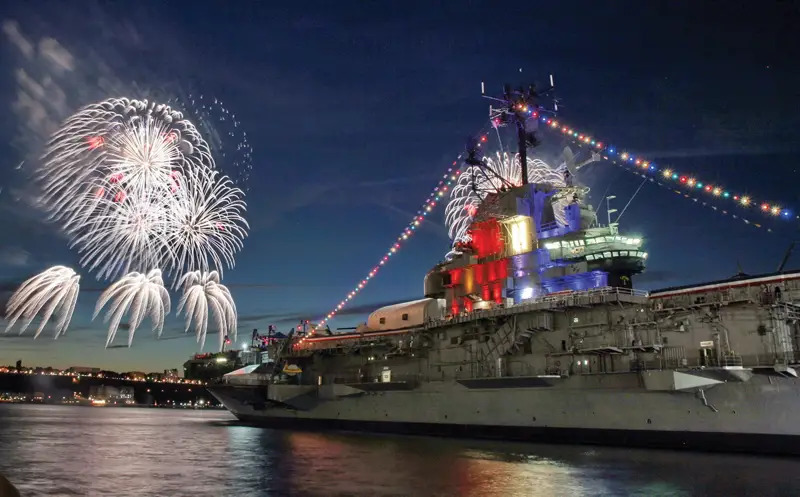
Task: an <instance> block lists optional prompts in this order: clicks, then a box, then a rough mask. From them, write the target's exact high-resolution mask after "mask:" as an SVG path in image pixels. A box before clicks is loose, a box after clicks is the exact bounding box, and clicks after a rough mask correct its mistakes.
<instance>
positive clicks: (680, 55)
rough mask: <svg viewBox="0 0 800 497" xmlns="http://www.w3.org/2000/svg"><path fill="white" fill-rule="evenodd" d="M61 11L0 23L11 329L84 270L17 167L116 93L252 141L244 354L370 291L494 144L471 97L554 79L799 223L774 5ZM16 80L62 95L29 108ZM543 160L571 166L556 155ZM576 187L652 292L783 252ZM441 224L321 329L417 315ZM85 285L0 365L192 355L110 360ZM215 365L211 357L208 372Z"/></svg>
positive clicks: (787, 89)
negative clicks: (47, 288) (23, 287)
mask: <svg viewBox="0 0 800 497" xmlns="http://www.w3.org/2000/svg"><path fill="white" fill-rule="evenodd" d="M508 5H509V7H510V8H513V10H514V11H516V10H517V9H520V6H519V5H515V4H508ZM575 5H579V4H575ZM511 6H513V7H511ZM58 7H59V4H58V3H57V2H50V3H48V2H44V3H43V4H42V8H41V9H39V10H38V11H37V12H31V11H30V10H29V9H24V8H22V7H21V6H17V5H7V6H4V8H3V10H2V11H0V19H1V20H2V21H3V23H4V24H3V27H4V34H3V36H4V38H5V40H6V41H7V43H6V44H5V46H4V48H3V53H4V56H5V57H6V58H7V60H9V61H11V63H10V64H8V65H6V66H5V67H6V68H7V69H6V70H5V71H2V82H1V83H0V100H2V101H3V102H4V104H5V105H6V108H7V109H8V110H9V112H8V114H9V116H11V117H10V118H9V119H7V120H5V122H4V123H3V124H2V125H0V134H1V135H2V137H3V141H2V143H3V146H4V147H5V148H4V152H5V154H4V157H6V160H5V161H4V163H3V166H2V169H1V170H0V187H2V190H1V191H0V211H1V212H2V213H3V215H2V219H3V230H4V234H5V236H4V237H3V240H2V241H0V285H1V286H0V292H2V295H0V297H2V298H0V303H2V305H3V307H4V306H5V300H6V299H7V298H8V295H9V294H10V292H12V291H13V290H14V289H15V288H16V287H17V286H18V285H19V282H20V281H22V280H24V279H25V278H27V277H30V276H32V275H33V274H35V273H37V272H39V271H41V270H42V269H44V268H46V267H48V266H50V265H53V264H65V265H71V266H73V267H75V268H76V269H77V268H78V267H79V266H78V265H77V257H76V255H75V254H74V253H73V252H70V251H68V250H67V249H66V248H65V243H64V240H63V239H62V238H61V235H59V234H58V233H57V232H56V230H55V229H54V228H53V227H52V226H51V225H48V224H47V223H46V222H44V221H43V219H42V216H41V215H39V214H38V213H36V212H32V211H31V210H30V209H29V208H28V207H27V204H26V203H25V200H26V198H25V196H26V195H28V194H29V190H28V186H29V185H27V184H26V179H25V176H24V173H25V166H24V164H25V162H26V161H30V160H35V157H37V153H39V152H40V150H41V147H42V144H43V136H46V134H44V135H43V134H42V133H43V130H44V129H46V124H47V122H48V121H53V122H58V121H59V120H60V119H63V118H64V117H66V116H67V115H69V114H71V113H72V112H74V111H76V110H77V109H78V108H79V107H80V106H82V105H86V104H88V103H91V102H94V101H97V100H101V99H104V98H107V97H113V96H119V95H117V94H109V92H116V93H124V94H130V95H133V96H135V97H137V98H156V97H158V98H169V97H170V96H171V95H177V94H186V93H200V94H206V95H210V96H214V97H217V98H219V99H221V100H222V101H224V102H225V104H226V106H227V107H228V108H230V109H231V110H232V111H233V112H235V113H236V115H237V116H238V118H239V119H240V121H241V123H242V126H243V128H244V129H245V130H246V131H247V133H248V138H249V141H250V143H251V144H252V146H253V166H254V167H253V171H252V174H251V175H250V180H249V182H248V186H249V193H248V198H247V200H248V213H247V218H248V220H249V222H250V224H251V233H250V236H249V237H248V238H247V239H246V240H245V245H244V249H243V250H242V252H241V253H240V254H239V255H238V257H237V263H236V267H235V268H233V269H231V270H226V271H225V274H224V279H223V283H225V284H226V285H227V286H228V287H229V288H230V289H231V292H232V293H233V295H234V298H235V299H236V303H237V307H238V310H239V318H238V325H239V337H238V340H237V342H236V343H234V344H233V345H234V346H237V345H240V344H241V343H242V342H245V341H247V340H248V339H249V336H250V332H251V331H252V329H254V328H257V329H259V330H260V331H262V332H264V331H266V330H267V327H268V326H269V325H276V326H277V327H278V330H279V331H283V332H285V331H286V330H288V329H289V327H291V326H293V325H294V324H296V323H297V322H298V321H299V320H300V319H310V320H317V319H319V318H321V317H324V316H325V314H326V313H327V312H328V311H330V310H331V309H332V308H333V306H335V305H336V304H337V303H338V302H339V301H340V300H341V299H342V298H343V297H344V296H345V295H346V294H347V293H348V292H349V291H350V290H351V289H352V287H353V285H355V284H357V283H358V282H359V281H360V280H361V279H362V278H363V277H364V275H365V274H366V273H367V272H368V271H369V270H370V268H371V267H372V266H373V265H374V263H375V262H376V260H378V259H379V257H380V256H381V254H383V253H384V252H385V251H386V247H387V246H389V244H390V243H391V242H392V240H393V239H394V238H395V237H396V235H397V233H398V232H399V231H400V230H401V229H402V228H403V226H404V225H405V224H406V223H407V222H408V220H409V219H410V218H411V217H412V216H414V212H415V211H416V210H417V209H418V208H419V204H420V203H421V202H422V200H424V198H425V197H426V195H428V193H429V192H430V190H431V188H432V187H433V186H434V185H435V184H436V182H437V181H438V179H439V178H440V177H441V175H442V173H443V172H444V171H446V169H447V167H448V165H449V164H450V163H451V161H452V159H453V158H454V156H455V155H457V154H458V153H459V152H461V151H462V150H463V148H464V144H465V138H466V136H468V135H469V134H471V133H474V132H475V131H476V130H477V129H479V128H480V127H481V126H482V125H483V124H485V122H486V118H487V116H486V110H487V105H486V102H485V101H483V100H482V99H481V98H480V84H481V82H485V84H486V87H487V88H489V89H492V90H493V91H499V89H500V88H501V86H502V84H503V83H506V82H509V83H513V84H527V83H529V82H530V81H531V80H536V81H540V82H541V81H544V80H545V78H546V77H547V75H548V74H550V73H553V74H554V75H555V77H556V83H557V86H558V95H559V97H560V98H561V99H562V101H563V106H562V109H561V116H563V118H564V119H565V120H567V121H569V122H573V123H576V125H577V124H580V125H581V126H583V127H585V128H587V129H591V130H592V132H593V133H596V134H597V135H598V136H603V137H607V139H610V140H614V141H615V143H616V142H618V143H619V144H620V145H624V146H626V147H630V150H631V151H634V152H636V153H642V154H647V155H648V156H650V157H653V158H654V159H657V160H659V162H660V163H671V164H675V165H676V167H680V168H683V169H687V170H694V171H698V172H699V173H702V174H703V175H704V177H707V178H710V179H711V180H713V181H715V182H718V183H721V184H724V185H726V186H729V187H731V188H736V189H738V190H742V191H747V192H751V193H753V194H757V195H758V196H759V197H763V198H770V199H773V200H774V201H775V202H788V203H789V206H791V204H793V205H794V206H795V208H800V194H798V193H797V192H796V191H794V190H793V189H792V188H790V186H789V185H790V184H791V183H792V181H793V180H796V179H797V174H798V171H797V165H796V164H797V159H796V157H797V155H798V152H800V140H798V138H797V137H796V136H795V135H794V134H793V132H792V130H794V129H797V124H798V117H797V116H796V115H795V114H794V112H793V109H794V108H797V104H798V103H800V102H798V98H800V97H798V96H797V95H796V94H795V93H794V92H793V89H794V88H796V87H797V84H798V83H800V76H799V75H798V74H797V73H796V71H794V70H793V68H794V64H795V63H794V60H796V56H797V51H798V47H796V46H793V45H792V44H787V43H785V42H786V41H787V40H788V39H789V38H788V36H789V35H788V34H787V33H786V32H784V31H780V30H778V31H776V30H774V29H771V28H772V26H771V24H770V19H771V17H772V16H774V15H775V13H774V12H772V11H769V9H770V8H769V7H764V9H763V11H762V9H759V10H758V11H752V10H751V9H746V8H745V7H744V6H732V7H731V8H730V9H729V10H727V11H719V10H713V8H712V7H710V6H699V5H694V6H688V5H671V6H669V8H663V6H660V7H657V6H649V5H639V4H637V5H634V6H621V5H620V6H607V7H606V8H605V9H603V10H602V11H601V12H599V13H598V12H592V13H591V15H589V14H588V13H587V14H584V13H582V9H580V8H578V9H575V8H574V6H573V7H571V6H568V5H547V6H535V7H534V6H522V7H521V9H522V10H520V13H519V15H518V16H516V17H517V19H518V20H517V21H516V22H515V21H509V19H508V16H507V15H498V13H499V12H505V11H503V10H502V7H500V6H497V5H495V4H471V5H469V6H458V7H446V6H431V5H428V4H426V3H413V2H411V3H409V4H407V5H406V4H404V7H403V10H404V19H405V20H404V21H402V22H401V21H398V20H395V19H394V16H393V14H392V12H393V10H394V9H388V8H385V7H383V6H378V5H364V4H361V3H355V2H350V3H342V4H341V5H337V7H336V8H335V9H334V8H332V7H330V6H329V5H328V4H326V3H319V4H318V8H315V9H311V8H309V7H308V6H307V5H304V6H303V7H302V8H301V7H300V6H298V7H286V6H284V7H281V8H266V7H264V6H253V5H244V4H243V5H236V6H230V8H227V9H225V10H224V11H222V10H221V9H220V8H219V7H217V6H214V5H213V4H211V3H205V2H197V3H196V4H193V8H192V9H189V10H186V9H183V8H181V7H180V6H176V5H160V4H159V5H158V6H156V5H155V4H151V5H150V6H149V7H145V6H143V8H142V10H141V11H138V12H136V13H128V12H126V11H124V10H123V9H122V8H121V7H113V6H104V5H100V4H99V3H98V4H96V6H95V7H96V8H88V7H87V8H85V9H81V11H79V12H70V11H67V12H64V11H63V9H60V8H58ZM775 9H777V7H775ZM767 11H769V12H767ZM309 12H312V13H311V14H310V13H309ZM745 14H746V15H745ZM707 16H714V17H715V19H717V20H718V23H719V26H720V27H719V28H718V29H717V33H716V35H717V36H715V37H714V38H708V37H706V29H705V23H704V21H703V19H704V18H705V17H707ZM685 19H690V21H686V20H685ZM234 26H235V27H234ZM778 29H783V28H780V27H779V28H778ZM87 33H89V34H87ZM490 33H495V34H490ZM641 39H647V40H648V41H649V42H650V43H648V48H649V51H647V52H645V51H644V49H643V48H642V47H643V44H641V43H638V40H641ZM53 42H55V43H53ZM697 46H700V47H702V48H701V49H697V48H696V47H697ZM776 46H781V47H782V49H781V50H780V51H775V49H774V47H776ZM745 49H746V50H745ZM742 54H744V55H742ZM20 74H24V75H27V77H28V78H29V79H31V80H33V81H35V82H37V83H38V84H41V86H42V87H43V88H45V90H46V91H50V92H51V93H47V98H46V99H45V100H44V101H39V100H36V95H29V94H27V93H25V91H23V90H24V88H26V87H25V86H24V85H23V83H24V82H25V81H26V80H25V79H24V78H22V77H21V76H20ZM47 78H50V79H49V80H48V79H47ZM46 81H49V82H50V86H48V85H45V84H44V82H46ZM754 92H755V93H756V95H754ZM54 95H61V98H60V100H59V99H56V98H55V97H54ZM26 98H27V100H26ZM542 138H543V139H544V141H549V143H550V145H551V146H552V147H554V148H558V147H560V146H563V141H561V140H562V139H561V138H560V137H558V136H552V135H547V134H543V135H542ZM218 161H219V162H220V164H221V166H222V167H228V166H227V165H226V164H225V162H224V159H221V158H218ZM764 171H767V172H768V174H764ZM578 179H579V180H580V181H582V182H584V183H586V184H588V185H589V186H590V187H592V197H591V198H592V203H593V204H594V205H598V201H599V199H601V198H602V197H603V196H605V195H606V194H614V195H616V196H617V200H616V201H617V202H619V203H620V205H618V206H617V208H618V209H620V210H622V208H623V206H625V203H627V202H628V200H629V199H631V198H632V197H633V201H632V202H631V205H630V208H629V210H628V211H626V213H625V217H624V218H623V221H622V222H623V224H624V225H625V226H626V228H627V230H628V231H630V232H635V233H640V234H641V235H642V236H643V238H644V239H645V241H646V242H645V243H646V246H647V250H648V252H649V254H650V259H649V268H648V271H647V272H646V273H645V274H643V275H642V276H641V277H640V278H638V279H637V280H635V284H636V285H637V286H639V287H642V288H645V289H652V288H659V287H667V286H672V285H678V284H685V283H692V282H699V281H704V280H715V279H721V278H725V277H728V276H731V275H733V274H735V273H736V272H737V271H738V268H739V267H741V268H742V269H743V270H744V271H745V272H747V273H751V274H758V273H766V272H771V271H774V270H775V267H777V265H778V262H779V261H780V259H781V257H782V255H783V253H784V251H785V250H786V247H787V245H788V243H789V242H790V241H791V240H792V239H793V238H794V230H795V229H796V226H795V225H791V224H788V225H787V224H785V223H784V224H781V223H780V221H763V223H762V224H764V226H765V227H769V228H772V229H773V232H769V233H768V232H766V228H764V229H758V228H754V227H753V226H748V225H745V224H744V223H742V222H741V221H739V220H736V219H731V218H730V216H722V215H720V214H719V212H714V211H713V210H711V209H708V208H703V207H701V206H698V205H696V204H695V203H694V202H691V201H689V200H686V199H683V198H681V197H679V196H677V195H675V194H674V193H672V192H670V191H668V190H664V189H660V188H658V187H656V186H650V185H645V187H644V189H643V190H642V192H641V193H639V194H636V196H634V195H635V193H634V192H636V191H637V189H638V188H639V187H640V184H641V179H640V178H638V177H636V176H633V175H629V174H627V173H624V172H620V170H619V169H618V168H616V167H615V166H613V165H610V164H606V163H600V164H595V165H592V166H590V167H588V168H586V170H585V171H584V172H582V173H581V175H580V176H579V178H578ZM443 212H444V211H443V209H437V210H436V211H434V213H432V214H431V216H430V218H429V219H428V220H426V222H424V223H422V224H421V226H420V228H419V230H420V233H419V234H418V235H417V236H416V237H415V238H414V239H413V240H412V241H410V242H409V244H408V245H407V246H406V247H404V248H403V250H402V251H400V252H399V253H398V254H397V255H396V256H395V257H393V259H392V260H391V262H390V263H389V264H387V265H386V267H385V268H383V269H382V271H381V274H380V276H379V277H377V278H375V280H374V281H373V282H371V283H370V285H369V286H368V288H367V289H365V290H364V291H363V292H362V294H361V295H360V296H359V297H358V298H357V299H356V300H355V301H354V302H353V303H352V304H351V305H350V306H348V307H346V308H345V309H344V310H343V311H342V312H340V313H339V315H338V316H337V317H336V318H335V319H334V320H333V321H332V322H331V327H332V328H336V327H348V326H355V324H356V323H358V322H363V321H365V317H366V314H367V313H368V312H369V311H370V310H372V309H374V308H376V307H379V306H381V305H385V304H389V303H394V302H398V301H403V300H411V299H415V298H419V297H421V294H422V280H423V277H424V275H425V273H426V272H427V270H428V269H429V268H430V267H432V266H433V265H434V264H436V263H437V262H438V261H439V260H440V259H441V258H442V257H443V256H444V254H445V253H446V252H447V250H448V249H449V239H448V237H447V232H446V230H445V228H444V213H443ZM756 217H757V214H756V215H753V218H754V219H755V218H756ZM759 219H760V218H759ZM759 222H761V221H759ZM687 256H688V257H687ZM790 267H797V265H792V264H791V263H790ZM79 272H81V273H82V291H81V296H80V298H79V302H78V309H77V310H76V313H75V318H74V320H73V323H72V325H71V326H70V329H69V330H68V332H67V334H66V335H65V336H63V337H60V338H59V339H58V340H53V339H52V332H51V330H50V329H49V328H48V329H47V330H46V331H45V333H43V335H42V336H41V337H39V338H38V339H37V340H33V338H32V332H31V331H28V332H27V333H26V334H23V335H22V336H17V335H16V332H14V331H12V333H10V334H2V333H0V363H9V364H13V363H14V362H15V361H16V360H17V359H22V360H23V362H26V363H46V364H51V365H53V366H57V367H69V366H74V365H77V364H81V363H84V362H91V363H92V364H87V365H92V366H94V365H96V366H97V367H101V368H104V369H110V370H114V371H130V370H141V369H144V370H156V371H157V370H163V369H171V368H175V367H179V366H180V364H182V363H183V362H184V361H185V360H186V359H187V358H189V357H190V356H191V355H192V354H194V353H196V352H199V350H198V346H197V344H196V343H195V341H194V334H193V333H191V332H190V333H188V334H185V333H184V332H183V330H184V326H183V323H182V321H181V320H178V319H176V318H175V316H174V313H173V315H171V316H170V318H169V319H168V321H167V325H166V327H165V330H164V335H163V336H162V338H161V339H160V340H156V339H154V338H153V337H152V336H149V334H148V332H147V328H146V326H147V323H145V327H144V328H142V329H141V330H140V331H139V332H138V334H137V336H136V339H135V340H134V342H133V346H132V347H131V348H130V349H129V348H127V347H125V346H122V345H121V342H119V344H115V345H113V346H112V347H110V348H108V349H105V348H104V347H103V345H104V341H105V328H104V326H103V323H102V320H101V318H98V319H96V320H95V321H92V320H91V319H90V318H91V313H92V311H93V310H94V309H93V307H94V304H95V301H96V299H97V297H98V296H99V293H100V291H101V290H102V289H104V288H105V287H106V286H107V285H108V284H109V282H105V281H96V280H95V279H94V277H93V276H92V275H91V274H89V273H88V272H85V271H79ZM173 304H177V295H175V294H174V293H173ZM0 325H2V327H3V328H4V327H5V322H4V321H2V320H0ZM214 338H215V337H214ZM214 343H215V340H214V339H212V338H211V337H210V339H209V342H208V343H207V345H206V348H205V351H212V350H213V344H214Z"/></svg>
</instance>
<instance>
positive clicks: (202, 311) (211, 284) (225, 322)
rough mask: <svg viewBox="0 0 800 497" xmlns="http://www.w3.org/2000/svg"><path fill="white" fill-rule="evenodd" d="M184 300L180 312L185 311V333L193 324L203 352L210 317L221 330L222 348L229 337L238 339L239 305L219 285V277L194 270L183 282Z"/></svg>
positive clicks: (226, 290)
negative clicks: (237, 308)
mask: <svg viewBox="0 0 800 497" xmlns="http://www.w3.org/2000/svg"><path fill="white" fill-rule="evenodd" d="M181 284H182V285H183V288H184V291H183V297H182V298H181V301H180V303H178V313H180V312H181V310H183V309H184V308H185V311H186V331H189V328H191V327H192V325H193V324H194V329H195V333H196V335H197V341H198V343H200V348H201V349H202V348H203V346H205V343H206V334H207V332H208V315H209V313H211V315H212V316H213V318H214V321H215V322H216V325H217V330H218V331H219V348H220V350H222V348H223V345H224V344H225V337H226V336H233V339H234V340H235V339H236V304H235V303H234V302H233V297H231V292H230V291H229V290H228V288H227V287H225V286H224V285H221V284H220V279H219V274H218V273H217V272H216V271H211V272H210V273H206V272H201V271H194V272H191V273H187V274H186V275H185V276H184V277H183V278H182V279H181Z"/></svg>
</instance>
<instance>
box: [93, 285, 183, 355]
mask: <svg viewBox="0 0 800 497" xmlns="http://www.w3.org/2000/svg"><path fill="white" fill-rule="evenodd" d="M111 300H113V302H112V304H111V308H110V309H109V310H108V312H107V313H106V317H105V319H104V322H106V323H109V327H108V337H107V339H106V347H108V346H109V345H110V344H111V343H112V342H113V341H114V337H115V336H116V335H117V330H118V329H119V326H120V323H121V321H122V318H123V316H124V315H125V313H126V312H128V311H130V312H129V316H128V319H129V322H128V347H130V346H131V344H132V343H133V335H134V333H136V329H137V328H138V327H139V325H140V324H142V321H143V320H144V318H145V317H147V316H148V315H149V316H150V321H151V323H152V325H153V328H152V329H153V332H154V333H156V335H157V336H159V337H160V336H161V332H162V331H163V329H164V316H165V315H167V314H169V309H170V299H169V292H167V289H166V288H164V281H163V280H162V278H161V270H159V269H153V270H151V271H150V272H148V273H147V274H146V275H145V274H141V273H136V272H133V273H129V274H126V275H125V276H124V277H122V278H121V279H120V280H119V281H117V282H116V283H114V284H113V285H111V286H110V287H108V289H106V291H104V292H103V293H102V294H101V295H100V298H99V299H98V301H97V306H96V307H95V311H94V316H92V319H94V318H96V317H97V315H98V314H99V313H100V311H101V310H102V309H103V307H105V305H106V304H107V303H108V302H109V301H111Z"/></svg>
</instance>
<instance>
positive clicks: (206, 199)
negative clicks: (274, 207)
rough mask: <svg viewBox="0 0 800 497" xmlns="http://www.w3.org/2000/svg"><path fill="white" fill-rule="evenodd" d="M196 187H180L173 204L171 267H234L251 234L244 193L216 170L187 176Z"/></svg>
mask: <svg viewBox="0 0 800 497" xmlns="http://www.w3.org/2000/svg"><path fill="white" fill-rule="evenodd" d="M186 182H187V183H190V184H191V185H192V188H187V189H183V190H180V195H178V197H177V201H176V202H175V203H174V205H172V206H171V208H172V209H173V210H171V212H170V221H169V223H167V231H166V233H165V236H164V246H165V247H168V248H169V260H168V261H166V263H167V267H168V268H169V269H170V271H172V270H175V272H178V271H180V272H185V273H191V272H193V271H202V272H208V271H209V270H210V269H212V268H217V269H218V271H219V273H220V274H221V273H222V268H223V267H224V266H228V267H233V266H234V263H235V261H234V258H233V254H235V253H236V252H238V251H239V250H241V248H242V241H243V239H244V238H245V237H246V236H247V229H248V224H247V221H246V220H245V219H244V216H243V214H244V212H245V209H246V208H247V206H246V204H245V202H244V198H243V197H244V194H243V193H242V191H241V190H240V189H238V188H235V187H234V186H233V184H232V182H231V180H230V179H229V178H228V177H227V176H219V175H218V173H217V172H216V171H211V172H205V171H194V172H192V173H190V174H189V176H188V177H187V178H186Z"/></svg>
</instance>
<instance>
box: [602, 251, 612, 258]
mask: <svg viewBox="0 0 800 497" xmlns="http://www.w3.org/2000/svg"><path fill="white" fill-rule="evenodd" d="M603 257H605V258H606V259H610V258H611V252H603Z"/></svg>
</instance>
